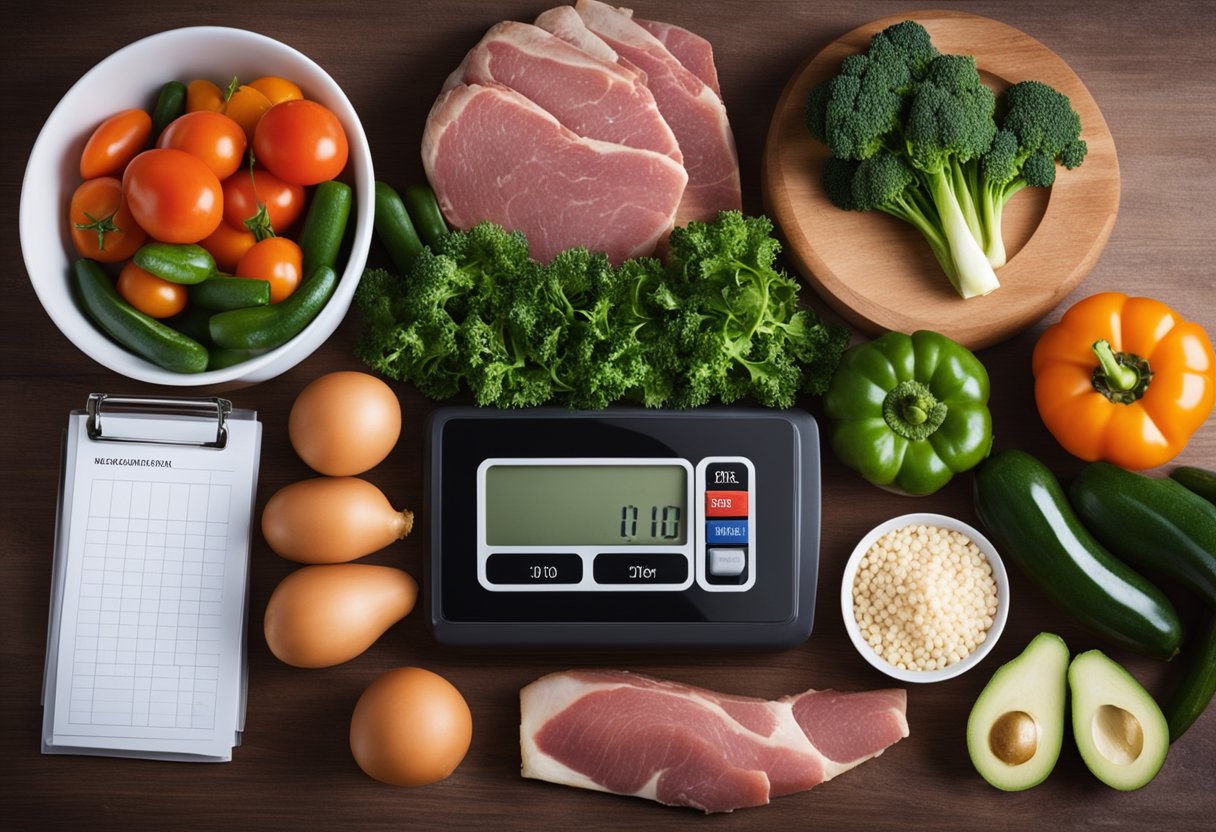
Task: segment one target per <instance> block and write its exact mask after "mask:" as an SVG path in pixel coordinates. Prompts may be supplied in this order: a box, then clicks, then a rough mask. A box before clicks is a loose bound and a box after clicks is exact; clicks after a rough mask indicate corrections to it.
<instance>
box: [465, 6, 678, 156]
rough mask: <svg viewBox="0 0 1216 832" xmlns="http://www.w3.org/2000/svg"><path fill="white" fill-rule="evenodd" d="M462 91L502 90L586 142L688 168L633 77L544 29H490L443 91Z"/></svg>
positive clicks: (511, 26)
mask: <svg viewBox="0 0 1216 832" xmlns="http://www.w3.org/2000/svg"><path fill="white" fill-rule="evenodd" d="M571 13H573V9H571ZM575 19H576V20H577V19H578V15H575ZM592 37H594V36H592ZM601 43H602V41H601ZM460 83H465V84H492V83H498V84H502V85H504V86H507V87H510V88H511V89H513V90H515V91H516V92H518V93H520V94H521V95H523V96H524V97H525V98H528V99H529V100H531V101H532V102H533V103H534V104H537V105H538V106H540V107H541V108H542V109H544V110H547V111H548V112H549V113H551V114H552V115H553V116H554V117H555V118H556V119H557V120H558V121H560V122H561V123H562V124H563V125H564V126H566V127H568V128H570V129H571V130H573V131H574V132H575V133H577V134H578V135H580V136H584V137H586V138H589V139H599V140H601V141H606V142H616V143H618V144H623V145H627V146H629V147H638V148H641V149H643V150H653V151H655V152H657V153H662V154H664V155H665V156H670V157H671V158H672V159H674V160H675V161H677V162H681V163H682V162H683V161H684V156H683V154H681V153H680V146H679V145H678V144H677V143H676V137H675V134H673V133H672V132H671V128H670V127H668V126H667V122H666V121H664V120H663V116H662V115H660V114H659V108H658V106H657V105H655V103H654V96H653V95H651V94H650V90H649V89H647V88H646V85H645V84H644V83H642V82H641V81H640V80H639V79H638V77H637V75H636V74H635V73H633V72H631V71H629V70H627V69H625V68H623V67H621V66H620V65H619V64H617V63H615V61H614V62H606V61H603V60H600V59H599V58H597V57H595V56H593V55H591V54H590V53H588V52H586V51H584V50H582V49H579V48H577V47H575V46H572V45H571V44H569V43H567V42H566V41H564V40H561V39H560V38H558V37H556V36H555V35H552V34H550V33H549V32H547V31H545V30H544V29H542V28H540V27H537V26H531V25H529V24H527V23H516V22H514V21H506V22H504V23H499V24H498V25H496V26H494V27H492V28H491V29H490V30H489V31H488V32H486V34H485V37H483V38H482V39H481V41H480V42H479V43H478V44H477V45H476V46H474V47H473V48H472V49H471V50H470V51H469V53H468V55H466V56H465V59H464V62H463V63H462V64H461V65H460V68H459V69H457V71H456V72H454V73H453V74H452V76H451V77H450V78H449V79H448V85H447V86H446V87H445V88H446V89H450V88H451V87H454V86H456V85H457V84H460Z"/></svg>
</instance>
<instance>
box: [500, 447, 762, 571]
mask: <svg viewBox="0 0 1216 832" xmlns="http://www.w3.org/2000/svg"><path fill="white" fill-rule="evenodd" d="M755 487H756V473H755V466H753V465H752V463H751V461H750V460H748V459H745V458H743V457H736V456H723V457H706V458H704V459H701V460H699V461H698V462H697V464H696V467H695V468H694V467H693V465H692V463H691V462H690V461H689V460H687V459H682V458H668V459H656V458H617V457H613V458H588V459H580V458H573V459H572V458H547V459H537V458H491V459H486V460H484V461H483V462H482V463H481V464H480V465H479V466H478V469H477V580H478V583H480V584H481V586H482V587H483V588H484V589H486V590H488V591H490V592H665V591H666V592H678V591H681V590H685V589H688V588H689V587H690V586H692V584H693V583H694V582H695V583H696V584H697V585H698V586H700V587H701V588H702V589H704V590H706V591H708V592H744V591H746V590H748V589H750V588H751V587H752V586H754V585H755V582H756V563H755V553H756V551H757V547H756V523H755V513H754V512H755V506H756V499H755Z"/></svg>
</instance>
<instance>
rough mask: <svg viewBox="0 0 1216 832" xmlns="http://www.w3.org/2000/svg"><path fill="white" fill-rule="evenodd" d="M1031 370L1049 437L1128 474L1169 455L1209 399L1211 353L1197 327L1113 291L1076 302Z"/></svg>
mask: <svg viewBox="0 0 1216 832" xmlns="http://www.w3.org/2000/svg"><path fill="white" fill-rule="evenodd" d="M1032 369H1033V371H1034V397H1035V403H1036V404H1037V405H1038V408H1039V416H1040V417H1041V418H1042V419H1043V424H1045V425H1046V426H1047V429H1048V430H1049V431H1051V433H1052V435H1053V436H1054V437H1055V438H1056V441H1058V442H1059V443H1060V444H1061V445H1063V446H1064V449H1065V450H1066V451H1068V452H1069V453H1071V454H1073V455H1074V456H1078V457H1080V458H1081V459H1085V460H1090V461H1092V460H1095V459H1102V460H1106V461H1107V462H1113V463H1114V464H1115V465H1119V466H1121V467H1123V468H1128V469H1131V470H1133V471H1135V470H1141V469H1144V468H1155V467H1157V466H1158V465H1164V464H1165V463H1166V462H1169V461H1170V460H1171V459H1173V458H1174V457H1175V456H1176V455H1177V454H1178V453H1179V452H1180V451H1181V450H1182V449H1183V448H1184V447H1186V443H1187V441H1188V440H1189V439H1190V438H1191V435H1192V434H1193V433H1195V431H1197V430H1198V429H1199V428H1200V426H1201V425H1203V423H1204V421H1205V420H1206V419H1207V417H1208V415H1209V414H1210V413H1211V412H1212V406H1213V403H1216V354H1213V352H1212V342H1211V341H1210V340H1208V336H1207V333H1205V332H1204V331H1203V328H1202V327H1200V326H1199V324H1197V323H1194V322H1193V321H1186V320H1183V318H1182V316H1181V315H1179V314H1178V313H1176V312H1175V311H1174V310H1172V309H1170V308H1169V307H1168V306H1166V305H1165V304H1164V303H1161V302H1160V301H1156V300H1153V299H1151V298H1129V297H1128V296H1127V295H1124V294H1121V293H1119V292H1102V293H1100V294H1097V295H1092V296H1091V297H1088V298H1085V299H1084V300H1081V301H1078V302H1077V303H1076V304H1074V305H1073V306H1072V308H1071V309H1069V310H1068V311H1067V312H1065V313H1064V317H1063V318H1061V319H1060V321H1059V323H1057V324H1055V325H1054V326H1051V327H1048V329H1047V330H1046V331H1045V332H1044V333H1043V335H1042V337H1040V338H1039V343H1038V344H1037V345H1035V348H1034V357H1033V359H1032Z"/></svg>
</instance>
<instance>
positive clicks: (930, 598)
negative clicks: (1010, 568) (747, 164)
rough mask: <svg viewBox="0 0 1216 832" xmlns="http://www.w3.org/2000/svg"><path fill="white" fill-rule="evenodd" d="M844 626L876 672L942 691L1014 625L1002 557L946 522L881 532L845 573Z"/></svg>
mask: <svg viewBox="0 0 1216 832" xmlns="http://www.w3.org/2000/svg"><path fill="white" fill-rule="evenodd" d="M840 606H841V611H842V613H843V614H844V626H845V629H846V630H847V631H848V633H849V638H851V639H852V640H853V646H854V647H856V648H857V652H859V653H861V656H862V658H864V659H865V660H866V661H867V662H869V663H870V664H871V665H873V666H874V667H876V668H877V669H878V670H880V671H882V672H883V673H885V674H887V675H888V676H890V677H892V678H894V679H899V680H900V681H903V682H940V681H943V680H945V679H953V678H954V677H955V676H959V675H961V674H963V673H966V672H967V671H968V670H970V669H971V668H972V667H974V666H975V665H977V664H979V663H980V662H981V661H983V659H984V657H985V656H986V655H988V652H989V651H990V650H991V649H992V647H993V645H995V644H996V642H997V639H998V638H1000V635H1001V631H1002V630H1004V629H1005V619H1006V618H1008V616H1009V578H1008V576H1007V575H1006V573H1005V565H1004V564H1003V563H1002V562H1001V558H1000V555H998V554H997V551H996V548H995V547H994V546H993V545H992V544H991V543H990V542H989V541H988V539H987V538H986V537H984V536H983V535H982V534H980V533H979V532H978V531H976V530H975V529H974V528H972V527H971V526H969V525H967V524H966V523H964V522H962V521H961V520H956V519H954V518H953V517H946V516H945V515H942V514H925V513H918V514H905V515H902V516H900V517H892V518H891V519H890V520H887V521H886V522H885V523H880V524H879V525H878V526H875V527H874V528H873V529H872V530H871V531H870V533H869V534H867V535H866V536H865V537H863V538H862V539H861V541H860V542H859V543H858V544H857V547H856V548H855V549H854V550H853V554H852V555H851V556H850V557H849V562H848V564H847V565H846V566H845V570H844V579H843V580H842V581H841V587H840Z"/></svg>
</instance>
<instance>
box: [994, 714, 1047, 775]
mask: <svg viewBox="0 0 1216 832" xmlns="http://www.w3.org/2000/svg"><path fill="white" fill-rule="evenodd" d="M988 747H989V748H991V749H992V753H993V756H995V757H996V758H997V759H998V760H1000V761H1001V762H1002V763H1005V764H1006V765H1010V766H1020V765H1021V764H1022V763H1024V762H1026V761H1027V760H1029V759H1030V758H1031V757H1033V756H1034V753H1035V752H1036V751H1037V750H1038V749H1039V723H1038V722H1037V721H1036V720H1035V718H1034V717H1033V716H1031V715H1030V714H1028V713H1026V712H1025V711H1008V712H1006V713H1004V714H1001V716H1000V717H999V718H998V719H997V720H996V721H995V722H994V723H992V730H991V731H989V732H988Z"/></svg>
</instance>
